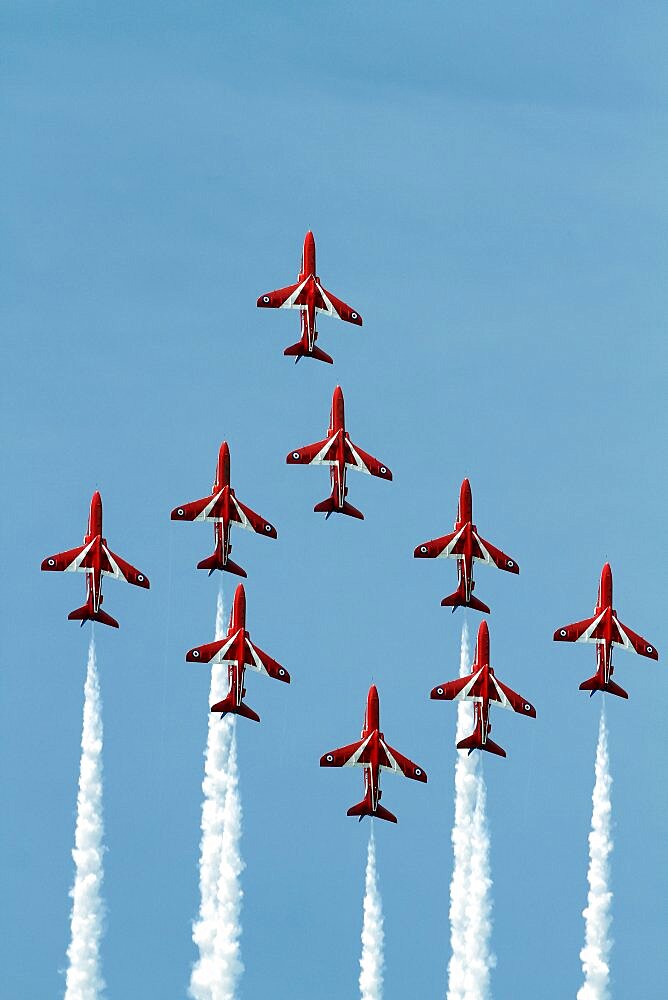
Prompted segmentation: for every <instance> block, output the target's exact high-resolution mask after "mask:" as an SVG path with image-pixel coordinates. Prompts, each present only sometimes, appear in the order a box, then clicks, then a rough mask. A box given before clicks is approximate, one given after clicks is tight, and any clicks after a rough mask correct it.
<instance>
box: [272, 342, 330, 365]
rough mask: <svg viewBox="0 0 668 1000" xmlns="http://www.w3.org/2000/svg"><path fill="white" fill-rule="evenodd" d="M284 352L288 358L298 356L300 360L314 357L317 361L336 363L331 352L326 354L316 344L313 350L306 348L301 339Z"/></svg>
mask: <svg viewBox="0 0 668 1000" xmlns="http://www.w3.org/2000/svg"><path fill="white" fill-rule="evenodd" d="M283 354H285V355H286V356H287V357H288V358H297V360H299V358H313V359H314V360H315V361H324V362H325V363H326V364H328V365H333V364H334V361H333V359H332V358H330V356H329V354H325V352H324V351H321V350H320V348H319V347H316V346H315V344H314V345H313V349H312V350H311V351H307V350H305V349H304V345H303V343H302V342H301V340H300V341H299V342H298V343H297V344H292V345H291V346H290V347H286V348H285V350H284V351H283Z"/></svg>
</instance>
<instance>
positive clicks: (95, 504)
mask: <svg viewBox="0 0 668 1000" xmlns="http://www.w3.org/2000/svg"><path fill="white" fill-rule="evenodd" d="M42 569H43V570H46V571H47V572H53V571H58V572H61V573H87V574H88V575H87V577H86V603H85V604H84V606H83V607H82V608H77V609H76V611H70V613H69V615H68V616H67V617H68V618H69V619H70V620H74V621H81V624H82V625H83V623H84V622H86V621H94V622H101V623H102V624H103V625H111V626H112V628H118V622H117V621H116V619H115V618H112V617H111V615H108V614H107V613H106V612H105V611H103V610H102V608H101V604H102V577H103V576H115V577H116V579H117V580H126V581H127V583H133V584H134V585H135V586H136V587H144V588H145V589H146V590H148V588H149V587H150V584H149V582H148V577H146V576H144V574H143V573H140V572H139V570H138V569H135V567H134V566H131V565H130V563H128V562H126V561H125V560H124V559H121V557H120V556H117V555H116V553H115V552H112V551H111V549H109V548H108V547H107V539H106V538H103V537H102V497H101V496H100V494H99V492H98V490H96V491H95V493H93V498H92V500H91V502H90V514H89V515H88V531H87V533H86V534H85V535H84V543H83V545H80V546H79V547H78V548H76V549H69V551H68V552H58V553H57V554H56V555H55V556H49V558H48V559H45V560H44V562H43V563H42Z"/></svg>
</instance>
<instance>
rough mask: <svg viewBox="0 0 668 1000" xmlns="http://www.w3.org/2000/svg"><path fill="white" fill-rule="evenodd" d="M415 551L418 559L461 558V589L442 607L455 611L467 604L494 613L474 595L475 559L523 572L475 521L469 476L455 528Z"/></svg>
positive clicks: (443, 602) (461, 498) (458, 561)
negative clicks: (481, 533) (486, 536)
mask: <svg viewBox="0 0 668 1000" xmlns="http://www.w3.org/2000/svg"><path fill="white" fill-rule="evenodd" d="M413 555H414V556H415V558H416V559H456V560H457V572H458V577H459V583H458V586H457V590H456V591H455V592H454V594H450V595H449V596H448V597H444V598H443V600H442V601H441V606H442V607H451V608H452V610H453V612H454V611H455V609H456V608H460V607H465V608H473V609H474V610H475V611H482V612H483V613H485V614H490V610H489V608H488V607H487V605H486V604H483V602H482V601H480V600H478V598H477V597H474V596H473V590H474V588H475V582H474V580H473V564H474V562H486V563H490V564H493V565H494V566H497V567H498V568H499V569H503V570H505V571H506V572H507V573H519V571H520V568H519V566H518V565H517V562H516V561H515V559H512V558H511V557H510V556H509V555H506V553H505V552H502V551H501V549H497V548H496V547H495V546H494V545H492V543H491V542H488V541H486V540H485V539H484V538H482V537H481V536H480V535H479V534H478V528H477V527H476V525H475V524H474V523H473V502H472V498H471V484H470V483H469V481H468V479H465V480H464V481H463V483H462V485H461V489H460V491H459V506H458V508H457V520H456V521H455V530H454V531H453V532H452V533H451V534H449V535H443V537H442V538H434V539H432V541H430V542H423V543H422V545H418V546H417V548H416V549H415V552H414V553H413Z"/></svg>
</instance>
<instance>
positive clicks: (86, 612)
mask: <svg viewBox="0 0 668 1000" xmlns="http://www.w3.org/2000/svg"><path fill="white" fill-rule="evenodd" d="M67 617H68V618H69V619H70V621H77V622H78V621H80V622H81V624H82V625H83V623H84V622H89V621H90V622H100V624H101V625H110V626H111V627H112V628H118V622H117V621H116V619H115V618H112V617H111V615H108V614H107V613H106V611H103V610H102V608H98V610H97V611H93V609H92V608H91V607H90V605H88V604H84V606H83V607H82V608H77V609H76V611H70V613H69V615H68V616H67Z"/></svg>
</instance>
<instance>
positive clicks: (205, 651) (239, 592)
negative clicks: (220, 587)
mask: <svg viewBox="0 0 668 1000" xmlns="http://www.w3.org/2000/svg"><path fill="white" fill-rule="evenodd" d="M186 660H187V662H188V663H225V664H227V668H228V679H229V689H228V692H227V694H226V696H225V697H224V698H223V700H222V701H218V702H216V704H215V705H212V706H211V711H212V712H221V713H222V714H223V715H226V714H227V712H234V713H235V714H236V715H243V717H244V718H245V719H252V720H253V722H259V721H260V716H259V715H258V714H257V712H254V711H253V709H252V708H249V707H248V705H246V703H245V702H244V700H243V699H244V696H245V694H246V688H245V687H244V683H245V674H246V668H247V667H248V668H250V669H251V670H257V671H258V673H261V674H267V675H268V676H269V677H273V678H274V680H277V681H285V683H286V684H289V683H290V674H289V673H288V672H287V670H286V669H285V667H282V666H281V665H280V663H277V662H276V660H272V658H271V656H268V655H267V654H266V653H263V652H262V650H261V649H260V647H259V646H256V645H255V643H253V642H251V641H250V635H249V633H248V630H247V629H246V593H245V591H244V585H243V583H240V584H238V586H237V589H236V591H235V594H234V603H233V605H232V613H231V615H230V624H229V626H228V629H227V635H226V636H225V638H224V639H218V640H216V641H215V642H208V643H206V645H204V646H196V647H195V648H194V649H191V650H189V651H188V652H187V653H186Z"/></svg>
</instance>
